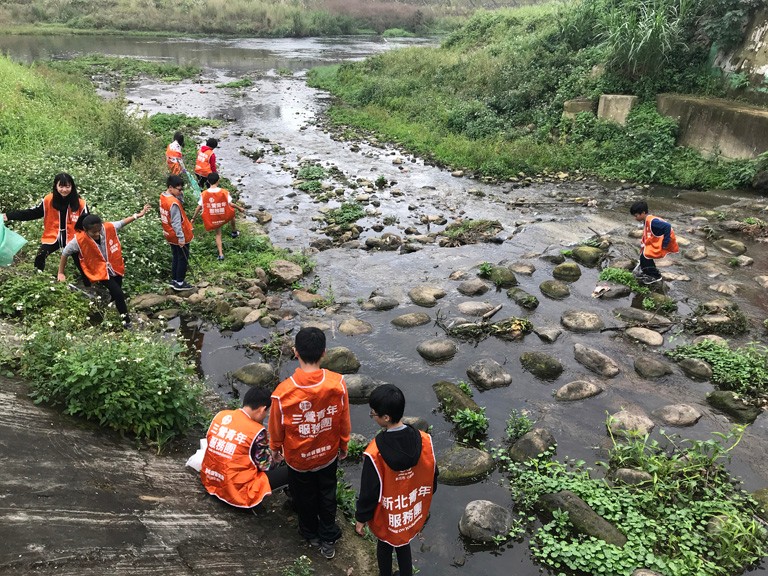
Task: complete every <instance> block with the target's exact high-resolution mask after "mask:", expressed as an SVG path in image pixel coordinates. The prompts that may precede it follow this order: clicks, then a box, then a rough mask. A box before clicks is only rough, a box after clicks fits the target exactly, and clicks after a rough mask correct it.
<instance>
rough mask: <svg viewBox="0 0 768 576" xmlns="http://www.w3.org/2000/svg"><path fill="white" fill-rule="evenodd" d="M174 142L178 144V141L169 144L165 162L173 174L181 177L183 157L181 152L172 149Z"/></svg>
mask: <svg viewBox="0 0 768 576" xmlns="http://www.w3.org/2000/svg"><path fill="white" fill-rule="evenodd" d="M174 142H176V140H174V141H173V142H171V143H170V144H168V147H167V148H166V149H165V162H166V164H168V170H169V171H170V173H171V174H176V175H179V174H181V167H182V164H181V162H182V158H183V155H182V153H181V151H179V150H174V149H173V148H171V146H173V144H174Z"/></svg>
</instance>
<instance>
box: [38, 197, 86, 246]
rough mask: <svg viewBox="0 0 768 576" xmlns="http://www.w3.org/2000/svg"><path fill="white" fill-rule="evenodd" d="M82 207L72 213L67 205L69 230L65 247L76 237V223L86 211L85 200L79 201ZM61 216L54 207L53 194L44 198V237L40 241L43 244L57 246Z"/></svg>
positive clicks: (66, 233)
mask: <svg viewBox="0 0 768 576" xmlns="http://www.w3.org/2000/svg"><path fill="white" fill-rule="evenodd" d="M79 203H80V205H79V206H78V208H77V210H75V211H72V210H71V209H70V208H69V203H67V230H66V232H65V234H64V236H65V238H64V245H65V246H66V244H67V243H68V242H69V241H70V240H72V238H74V237H75V222H77V219H78V218H80V214H82V212H83V210H85V200H83V199H82V198H80V199H79ZM59 215H60V211H59V210H56V208H54V207H53V192H51V193H50V194H46V196H45V198H43V237H42V239H41V240H40V242H41V243H42V244H56V240H57V239H58V237H59V232H60V231H61V230H60V229H59V225H60V222H59Z"/></svg>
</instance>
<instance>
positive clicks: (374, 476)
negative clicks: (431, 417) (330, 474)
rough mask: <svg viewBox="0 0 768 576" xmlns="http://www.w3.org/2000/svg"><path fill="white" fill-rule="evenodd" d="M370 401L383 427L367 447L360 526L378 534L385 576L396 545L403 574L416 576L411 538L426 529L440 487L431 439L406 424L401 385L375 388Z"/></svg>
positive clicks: (379, 558) (359, 505) (358, 513)
mask: <svg viewBox="0 0 768 576" xmlns="http://www.w3.org/2000/svg"><path fill="white" fill-rule="evenodd" d="M368 405H369V406H370V407H371V413H370V416H371V418H373V420H374V422H376V424H377V425H379V426H381V427H382V428H384V430H382V431H381V432H379V434H377V435H376V437H375V438H374V439H373V440H372V441H371V443H370V444H368V447H367V448H366V449H365V457H364V461H363V472H362V475H361V478H360V496H359V497H358V499H357V506H356V510H355V520H356V523H355V531H356V532H357V533H358V534H360V536H364V535H365V526H366V525H368V528H370V530H371V532H373V535H374V536H376V538H378V544H377V546H376V560H377V561H378V565H379V575H380V576H392V551H393V550H394V551H395V552H396V554H397V565H398V566H399V568H400V570H399V575H400V576H412V574H413V565H412V559H411V544H410V542H411V540H413V539H414V538H415V537H416V536H417V535H418V533H419V532H420V531H421V529H422V528H423V526H424V523H425V522H426V520H427V516H429V507H430V504H431V503H432V495H433V494H434V493H435V491H436V490H437V475H438V470H437V464H436V463H435V451H434V448H433V447H432V438H431V437H430V435H429V434H426V433H424V432H420V431H418V430H416V429H415V428H413V427H411V426H409V425H407V424H403V421H402V420H403V412H404V411H405V396H404V395H403V393H402V391H401V390H400V389H399V388H398V387H397V386H395V385H393V384H384V385H382V386H379V387H378V388H376V389H374V391H373V392H372V393H371V397H370V399H369V401H368ZM395 574H398V572H395Z"/></svg>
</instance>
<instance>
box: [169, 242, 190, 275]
mask: <svg viewBox="0 0 768 576" xmlns="http://www.w3.org/2000/svg"><path fill="white" fill-rule="evenodd" d="M171 254H173V259H172V260H171V279H172V280H173V281H175V282H184V279H185V278H186V277H187V268H188V267H189V243H187V244H184V246H179V245H177V244H171Z"/></svg>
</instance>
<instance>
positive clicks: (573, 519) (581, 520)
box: [539, 490, 627, 547]
mask: <svg viewBox="0 0 768 576" xmlns="http://www.w3.org/2000/svg"><path fill="white" fill-rule="evenodd" d="M539 504H540V506H541V507H542V509H543V510H544V512H545V515H546V516H547V518H550V517H551V515H552V513H553V512H554V511H555V510H561V511H563V512H568V520H569V521H570V523H571V525H572V526H573V527H574V529H575V530H576V532H578V533H579V534H584V535H585V536H594V537H595V538H597V539H599V540H604V541H605V542H607V543H608V544H613V545H614V546H619V547H622V546H624V544H626V543H627V537H626V536H624V534H622V533H621V532H620V531H619V530H618V528H616V527H615V526H614V525H613V524H611V523H610V522H608V521H607V520H606V519H605V518H603V517H602V516H600V515H599V514H597V513H596V512H595V511H594V510H592V508H591V507H590V506H589V504H587V503H586V502H584V500H582V499H581V498H579V497H578V496H576V494H574V493H573V492H571V491H570V490H563V491H562V492H558V493H556V494H544V495H543V496H542V497H541V498H540V499H539Z"/></svg>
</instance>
